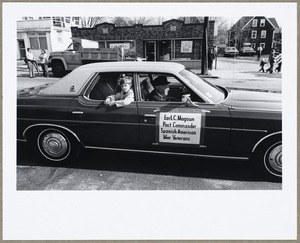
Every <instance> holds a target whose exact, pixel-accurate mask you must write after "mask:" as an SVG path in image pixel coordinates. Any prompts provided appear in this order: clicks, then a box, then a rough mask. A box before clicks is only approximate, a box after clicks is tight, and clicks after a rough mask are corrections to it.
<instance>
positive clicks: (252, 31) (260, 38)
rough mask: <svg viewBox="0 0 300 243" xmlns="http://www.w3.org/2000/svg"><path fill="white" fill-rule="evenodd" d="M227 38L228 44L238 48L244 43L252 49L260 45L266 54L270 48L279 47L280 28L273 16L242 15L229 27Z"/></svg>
mask: <svg viewBox="0 0 300 243" xmlns="http://www.w3.org/2000/svg"><path fill="white" fill-rule="evenodd" d="M228 38H229V39H228V43H229V46H235V47H236V48H237V49H238V50H240V49H241V48H242V47H243V46H245V45H246V46H251V47H252V48H253V49H254V50H256V49H257V48H258V47H259V46H261V47H262V48H263V54H268V53H270V51H271V49H272V48H275V49H278V48H281V30H280V28H279V25H278V23H277V21H276V19H275V18H267V17H264V16H244V17H242V18H240V19H239V20H238V21H237V22H236V23H235V24H234V25H233V26H232V27H231V28H230V29H229V31H228ZM279 43H280V46H279V45H278V44H279Z"/></svg>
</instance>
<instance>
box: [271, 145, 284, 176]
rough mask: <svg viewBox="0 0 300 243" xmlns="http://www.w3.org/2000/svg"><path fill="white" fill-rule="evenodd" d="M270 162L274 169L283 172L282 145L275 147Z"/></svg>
mask: <svg viewBox="0 0 300 243" xmlns="http://www.w3.org/2000/svg"><path fill="white" fill-rule="evenodd" d="M268 162H269V164H270V166H271V168H272V169H274V170H275V171H277V172H282V145H278V146H275V147H274V148H273V149H272V150H271V151H270V153H269V156H268Z"/></svg>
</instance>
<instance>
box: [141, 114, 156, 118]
mask: <svg viewBox="0 0 300 243" xmlns="http://www.w3.org/2000/svg"><path fill="white" fill-rule="evenodd" d="M144 117H152V118H156V115H155V114H145V115H144Z"/></svg>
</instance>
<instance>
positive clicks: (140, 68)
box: [40, 61, 185, 95]
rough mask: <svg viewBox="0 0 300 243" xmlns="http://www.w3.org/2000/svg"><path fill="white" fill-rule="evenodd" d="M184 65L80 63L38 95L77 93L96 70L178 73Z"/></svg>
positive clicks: (160, 63)
mask: <svg viewBox="0 0 300 243" xmlns="http://www.w3.org/2000/svg"><path fill="white" fill-rule="evenodd" d="M183 69H185V67H184V65H182V64H179V63H174V62H136V61H124V62H102V63H92V64H86V65H82V66H80V67H78V68H76V69H74V70H73V71H72V72H71V73H69V74H68V75H66V76H65V77H63V78H61V79H60V80H58V81H57V82H56V83H54V84H53V85H51V86H49V87H48V88H46V89H44V90H42V91H41V92H40V95H77V94H79V92H80V91H81V89H82V87H84V85H85V83H86V82H87V81H88V80H89V78H90V77H91V76H92V75H93V74H94V73H97V72H156V73H164V72H167V73H173V74H175V73H178V72H180V71H182V70H183Z"/></svg>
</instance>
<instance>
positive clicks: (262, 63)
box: [258, 58, 268, 73]
mask: <svg viewBox="0 0 300 243" xmlns="http://www.w3.org/2000/svg"><path fill="white" fill-rule="evenodd" d="M267 63H268V62H267V61H266V60H265V59H264V58H262V59H261V61H260V63H259V66H260V69H259V70H258V72H260V71H262V72H263V73H264V72H265V69H264V66H265V64H267Z"/></svg>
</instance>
